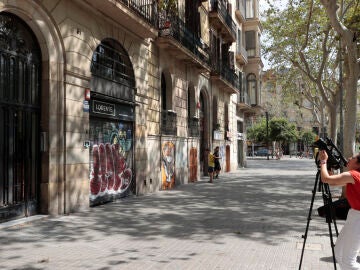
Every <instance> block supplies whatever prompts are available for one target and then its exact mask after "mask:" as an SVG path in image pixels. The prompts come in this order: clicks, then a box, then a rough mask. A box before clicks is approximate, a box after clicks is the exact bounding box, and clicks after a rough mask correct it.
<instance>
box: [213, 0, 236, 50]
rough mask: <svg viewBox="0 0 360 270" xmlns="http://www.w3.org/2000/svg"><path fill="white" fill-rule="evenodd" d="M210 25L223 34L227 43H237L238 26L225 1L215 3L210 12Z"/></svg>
mask: <svg viewBox="0 0 360 270" xmlns="http://www.w3.org/2000/svg"><path fill="white" fill-rule="evenodd" d="M209 23H210V25H211V26H213V27H214V28H215V29H216V30H217V31H219V32H220V33H221V34H222V37H223V40H224V42H225V43H232V42H235V41H236V24H235V22H234V21H233V19H232V17H231V15H230V14H229V12H228V10H227V8H226V6H225V4H224V3H223V1H220V0H219V1H214V2H213V3H212V6H211V10H210V11H209Z"/></svg>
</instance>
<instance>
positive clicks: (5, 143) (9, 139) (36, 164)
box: [0, 13, 41, 222]
mask: <svg viewBox="0 0 360 270" xmlns="http://www.w3.org/2000/svg"><path fill="white" fill-rule="evenodd" d="M0 23H1V25H2V27H1V30H0V222H1V221H5V220H9V219H14V218H20V217H25V216H30V215H34V214H36V213H37V209H38V201H39V200H38V193H39V178H40V115H41V114H40V109H41V108H40V96H41V95H40V82H41V77H40V76H41V53H40V47H39V45H38V43H37V40H36V38H35V35H34V34H33V32H32V31H31V29H30V28H29V27H28V26H27V25H26V24H25V22H23V21H22V20H21V19H20V18H18V17H17V16H15V15H13V14H10V13H0Z"/></svg>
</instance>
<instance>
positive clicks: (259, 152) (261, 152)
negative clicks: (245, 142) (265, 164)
mask: <svg viewBox="0 0 360 270" xmlns="http://www.w3.org/2000/svg"><path fill="white" fill-rule="evenodd" d="M267 155H268V150H267V149H259V150H257V151H256V152H255V156H258V157H266V156H267Z"/></svg>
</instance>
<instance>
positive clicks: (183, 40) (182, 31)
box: [156, 13, 210, 72]
mask: <svg viewBox="0 0 360 270" xmlns="http://www.w3.org/2000/svg"><path fill="white" fill-rule="evenodd" d="M156 43H157V45H158V46H159V47H160V48H162V49H165V50H167V52H168V53H169V54H170V55H171V56H172V57H174V58H176V59H178V60H181V61H184V62H188V63H189V64H192V65H193V66H195V67H197V68H198V69H199V70H200V72H210V64H209V61H210V60H209V59H210V58H209V46H208V45H207V44H205V43H204V41H203V40H201V38H200V37H198V36H196V35H195V33H193V32H191V31H190V30H188V29H187V28H186V26H185V23H184V22H183V21H182V20H181V19H180V18H179V17H175V16H172V17H170V16H167V15H166V14H164V13H161V14H160V16H159V37H158V38H157V39H156Z"/></svg>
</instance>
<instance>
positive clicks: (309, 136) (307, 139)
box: [300, 130, 316, 147]
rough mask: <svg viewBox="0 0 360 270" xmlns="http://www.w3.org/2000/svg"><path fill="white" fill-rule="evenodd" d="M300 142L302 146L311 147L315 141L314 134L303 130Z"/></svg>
mask: <svg viewBox="0 0 360 270" xmlns="http://www.w3.org/2000/svg"><path fill="white" fill-rule="evenodd" d="M300 136H301V140H302V141H303V142H304V144H305V145H306V146H307V147H309V146H310V145H312V144H313V143H314V141H315V138H316V134H315V133H314V132H312V131H310V130H304V131H303V132H301V135H300Z"/></svg>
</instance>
